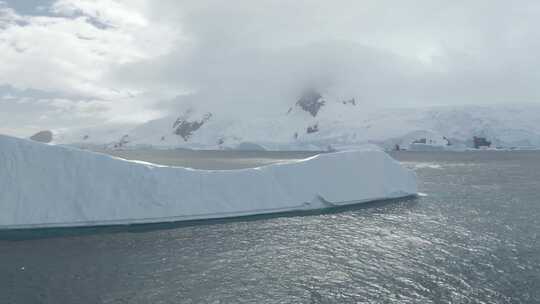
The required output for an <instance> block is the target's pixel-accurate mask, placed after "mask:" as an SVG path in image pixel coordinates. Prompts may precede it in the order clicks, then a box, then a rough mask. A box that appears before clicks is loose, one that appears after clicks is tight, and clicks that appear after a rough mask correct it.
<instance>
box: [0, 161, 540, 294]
mask: <svg viewBox="0 0 540 304" xmlns="http://www.w3.org/2000/svg"><path fill="white" fill-rule="evenodd" d="M486 155H488V156H486ZM394 156H395V157H396V158H398V159H400V160H403V161H404V162H405V164H406V165H407V166H410V167H411V168H414V169H415V170H416V172H417V173H418V176H419V186H420V191H421V192H424V193H426V194H427V196H423V197H419V198H417V199H415V200H406V201H396V202H392V203H375V204H371V205H368V206H367V207H366V206H364V207H356V208H347V209H342V210H337V211H333V212H325V213H313V214H309V215H303V216H298V215H288V216H280V217H275V216H273V217H255V218H250V219H242V220H233V221H230V220H228V221H213V222H209V223H200V222H199V223H191V224H181V225H177V226H174V225H173V226H164V227H159V226H153V227H146V228H134V229H135V230H130V229H126V228H125V227H124V228H107V229H112V230H107V229H104V230H100V231H91V233H85V234H80V235H77V234H76V233H74V234H73V233H72V234H69V233H68V234H67V235H56V237H52V238H36V239H26V240H17V241H12V240H11V241H0V303H171V302H172V303H239V302H240V303H242V302H244V303H358V302H366V303H367V302H369V303H432V302H437V303H538V302H540V243H539V242H538V234H539V233H540V195H539V194H538V189H540V153H536V152H527V153H522V152H494V153H492V152H488V153H472V152H471V153H412V152H402V153H398V154H396V155H394ZM426 164H427V165H426ZM158 228H166V229H158Z"/></svg>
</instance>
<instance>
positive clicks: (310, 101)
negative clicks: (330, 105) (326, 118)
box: [296, 90, 326, 117]
mask: <svg viewBox="0 0 540 304" xmlns="http://www.w3.org/2000/svg"><path fill="white" fill-rule="evenodd" d="M325 103H326V101H324V99H323V98H322V95H321V94H319V92H317V91H315V90H307V91H306V92H304V94H303V95H302V97H301V98H300V99H299V100H298V101H297V102H296V105H297V106H299V107H301V108H302V110H304V111H306V112H309V114H311V116H313V117H316V116H317V113H319V110H320V109H321V107H322V106H324V104H325Z"/></svg>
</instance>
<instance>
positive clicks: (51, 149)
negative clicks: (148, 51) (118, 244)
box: [0, 135, 417, 229]
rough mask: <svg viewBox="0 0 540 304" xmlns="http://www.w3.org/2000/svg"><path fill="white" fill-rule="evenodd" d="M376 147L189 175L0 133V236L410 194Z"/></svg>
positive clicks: (404, 176)
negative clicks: (15, 231)
mask: <svg viewBox="0 0 540 304" xmlns="http://www.w3.org/2000/svg"><path fill="white" fill-rule="evenodd" d="M416 192H417V189H416V178H415V174H414V173H413V172H412V171H410V170H407V169H405V168H403V167H401V166H400V165H399V163H397V162H396V161H394V160H393V159H392V158H390V157H389V156H388V155H387V154H385V153H384V152H382V151H379V150H376V149H367V148H366V149H364V150H359V151H351V152H338V153H329V154H321V155H317V156H314V157H311V158H308V159H304V160H299V161H293V162H287V163H280V164H274V165H268V166H263V167H259V168H252V169H243V170H224V171H223V170H222V171H219V170H195V169H189V168H180V167H165V166H159V165H153V164H148V163H140V162H131V161H126V160H122V159H117V158H113V157H110V156H108V155H103V154H97V153H92V152H86V151H81V150H77V149H73V148H67V147H61V146H52V145H47V144H42V143H37V142H32V141H29V140H24V139H17V138H13V137H8V136H2V135H0V211H1V212H0V229H10V228H31V227H59V226H88V225H108V224H131V223H148V222H165V221H181V220H192V219H207V218H224V217H233V216H242V215H250V214H262V213H274V212H283V211H293V210H309V209H317V208H325V207H329V206H335V205H346V204H353V203H360V202H366V201H373V200H380V199H389V198H398V197H404V196H410V195H415V194H416Z"/></svg>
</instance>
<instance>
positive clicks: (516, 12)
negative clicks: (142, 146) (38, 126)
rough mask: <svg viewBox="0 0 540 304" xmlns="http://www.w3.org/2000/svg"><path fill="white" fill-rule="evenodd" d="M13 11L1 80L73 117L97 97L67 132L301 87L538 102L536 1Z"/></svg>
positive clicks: (382, 101)
mask: <svg viewBox="0 0 540 304" xmlns="http://www.w3.org/2000/svg"><path fill="white" fill-rule="evenodd" d="M10 7H11V6H10V1H7V2H5V3H4V4H0V52H1V53H2V54H3V56H2V57H1V58H0V85H2V84H3V85H9V86H10V87H11V88H14V89H15V90H19V91H25V90H27V89H32V90H37V91H41V92H47V93H48V94H52V95H53V97H56V98H60V99H62V100H65V101H66V102H68V103H69V102H73V104H74V105H79V106H74V107H67V108H68V109H69V110H68V111H69V112H71V113H74V115H75V113H78V112H81V113H91V111H89V109H92V107H87V108H85V107H83V106H80V105H81V104H80V102H88V103H94V104H98V103H99V104H100V109H101V111H100V112H99V114H98V113H95V112H94V114H92V115H93V117H94V118H95V119H93V120H92V119H91V117H87V116H85V117H86V118H85V119H82V120H79V121H78V122H70V121H66V122H65V127H69V126H70V124H73V126H77V124H85V123H86V124H89V123H91V121H92V123H93V121H95V120H100V121H104V122H107V121H119V120H120V121H126V120H131V121H139V120H140V121H143V120H146V119H150V118H155V117H156V116H159V115H165V114H167V113H169V112H177V111H181V110H182V109H183V108H184V107H185V106H186V105H193V106H197V107H201V108H211V109H214V111H219V112H222V113H228V114H230V115H239V116H245V113H250V114H251V115H261V113H266V112H267V111H275V112H278V111H283V109H284V108H286V107H287V106H288V105H290V104H291V103H292V102H294V100H295V98H296V97H297V96H298V94H299V93H300V92H301V90H303V89H304V88H306V87H316V88H317V89H318V90H320V91H322V92H323V93H326V94H328V95H331V96H336V98H350V97H355V98H356V99H357V100H359V101H360V102H362V104H363V105H364V106H371V105H383V106H424V105H433V104H444V105H453V104H463V103H469V104H470V103H473V104H474V103H482V104H486V103H513V102H538V101H539V99H540V90H539V89H538V85H537V84H538V83H539V81H540V62H539V61H538V60H537V58H536V54H537V53H538V52H539V51H540V39H539V38H540V37H539V36H540V30H538V28H540V27H539V26H538V25H539V24H538V23H539V22H538V21H537V18H536V16H537V15H538V13H540V3H538V2H537V1H533V0H530V1H520V2H519V3H509V2H507V1H499V0H495V1H482V0H478V1H452V2H448V1H442V0H435V1H432V0H419V1H416V2H415V3H414V5H413V4H411V3H405V2H403V3H401V2H399V3H396V2H395V1H385V0H383V1H380V0H378V1H375V0H367V1H352V0H339V1H334V2H328V1H322V0H312V1H294V2H291V1H285V0H280V1H275V0H273V1H270V0H261V1H257V2H253V1H248V0H239V1H235V2H234V3H226V2H223V1H217V0H215V1H211V0H207V1H173V0H164V1H149V0H132V1H127V0H116V1H109V0H94V1H91V0H58V1H54V2H53V3H52V4H51V5H50V6H49V7H47V8H46V9H44V10H43V13H42V15H39V14H37V15H32V16H27V15H22V14H20V13H18V12H17V11H15V10H13V9H11V8H10ZM54 95H56V96H54ZM32 96H33V95H32V94H30V95H29V96H26V97H27V98H32ZM53 99H54V98H51V100H53ZM6 102H8V101H3V104H6ZM50 106H51V107H54V105H53V104H51V105H50ZM216 108H219V109H216ZM5 109H7V108H4V109H3V110H5ZM10 109H11V108H10ZM10 111H15V110H14V109H11V110H10ZM16 111H23V108H17V110H16ZM49 115H51V116H54V114H49ZM58 115H60V114H58ZM92 115H90V116H92Z"/></svg>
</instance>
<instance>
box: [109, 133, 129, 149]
mask: <svg viewBox="0 0 540 304" xmlns="http://www.w3.org/2000/svg"><path fill="white" fill-rule="evenodd" d="M128 143H129V135H127V134H126V135H124V136H122V137H121V138H120V140H119V141H118V142H117V143H115V144H114V146H113V147H114V148H115V149H120V148H122V147H124V146H125V145H127V144H128Z"/></svg>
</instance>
